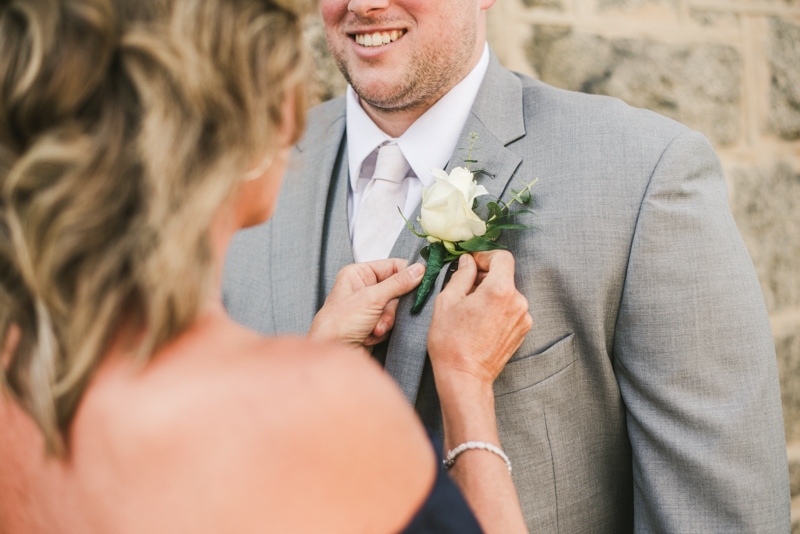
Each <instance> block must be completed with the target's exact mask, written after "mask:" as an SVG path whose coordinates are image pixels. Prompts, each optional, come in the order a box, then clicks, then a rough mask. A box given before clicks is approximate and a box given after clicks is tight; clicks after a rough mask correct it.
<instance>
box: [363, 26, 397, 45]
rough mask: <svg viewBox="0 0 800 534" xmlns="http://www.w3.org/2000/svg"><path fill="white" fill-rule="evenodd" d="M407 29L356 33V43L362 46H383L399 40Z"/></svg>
mask: <svg viewBox="0 0 800 534" xmlns="http://www.w3.org/2000/svg"><path fill="white" fill-rule="evenodd" d="M404 33H405V31H403V30H392V31H391V33H390V32H375V33H357V34H355V35H354V37H353V38H354V39H355V41H356V43H358V44H360V45H361V46H381V45H385V44H389V43H391V42H393V41H396V40H398V39H399V38H400V37H402V36H403V34H404Z"/></svg>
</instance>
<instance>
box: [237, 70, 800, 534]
mask: <svg viewBox="0 0 800 534" xmlns="http://www.w3.org/2000/svg"><path fill="white" fill-rule="evenodd" d="M344 131H345V103H344V100H343V99H338V100H334V101H331V102H328V103H325V104H323V105H321V106H318V107H317V108H315V109H314V110H312V112H311V114H310V118H309V127H308V130H307V133H306V134H305V137H304V138H303V140H302V141H301V142H300V143H299V144H298V146H297V148H296V150H295V152H294V157H293V161H292V163H291V165H290V169H289V171H288V173H287V175H286V178H285V182H284V187H283V190H282V193H281V197H280V199H279V202H278V207H277V210H276V213H275V216H274V217H273V219H272V220H271V221H270V222H268V223H266V224H264V225H261V226H259V227H256V228H253V229H249V230H245V231H242V232H240V233H239V234H238V235H237V236H236V238H235V239H234V242H233V243H232V245H231V249H230V252H229V256H228V261H227V264H226V270H225V277H224V286H223V292H224V299H225V303H226V306H227V307H228V310H229V312H230V313H231V315H232V316H233V317H234V318H235V319H236V320H238V321H240V322H242V323H243V324H245V325H247V326H250V327H251V328H253V329H255V330H257V331H259V332H263V333H265V334H275V333H290V332H295V333H304V332H306V331H307V330H308V328H309V326H310V324H311V321H312V318H313V316H314V314H315V312H316V311H317V310H318V309H319V308H320V307H321V305H322V303H323V301H324V298H325V296H326V295H327V293H328V292H329V291H330V288H331V287H332V285H333V280H334V277H335V275H336V273H337V272H338V270H339V269H340V268H341V267H343V266H345V265H347V264H348V263H351V262H352V261H353V256H352V252H351V249H350V240H349V233H348V226H347V214H346V210H347V151H346V147H345V144H346V139H345V136H344ZM471 132H475V133H477V134H478V135H479V143H478V144H479V145H480V149H479V150H478V151H476V152H475V153H474V156H475V158H476V159H478V160H479V164H478V165H479V166H480V167H481V168H482V169H485V170H486V171H487V172H488V173H490V174H491V175H493V177H488V176H483V177H481V178H480V179H479V181H480V182H481V183H483V184H484V185H485V186H486V188H487V189H488V190H489V192H490V193H491V194H492V195H494V196H496V197H503V198H505V199H506V200H508V189H509V187H511V186H513V184H514V180H512V175H516V176H517V177H519V178H521V179H522V180H523V181H526V182H530V181H531V180H532V179H533V178H534V177H538V178H539V182H538V183H537V184H536V185H535V186H534V190H533V193H534V210H535V211H536V213H537V216H536V217H535V218H532V219H529V221H530V222H531V223H532V224H534V225H535V226H536V227H537V228H538V230H536V231H533V230H522V231H514V232H506V233H505V234H504V235H503V236H502V237H501V242H503V243H504V244H506V245H507V246H508V247H509V249H510V250H511V251H512V252H513V254H514V256H515V257H516V261H517V273H516V283H517V287H518V288H519V290H520V291H522V292H523V293H524V294H525V296H526V297H527V298H528V300H529V302H530V312H531V314H532V316H533V319H534V326H533V329H532V330H531V332H530V333H529V334H528V336H527V337H526V339H525V341H524V343H523V344H522V346H521V347H520V349H519V351H517V353H516V354H515V355H514V356H513V357H512V359H511V361H510V362H509V363H508V365H507V366H506V368H505V370H504V371H503V372H502V374H501V375H500V377H499V378H498V380H497V382H496V384H495V395H496V407H497V418H498V425H499V429H500V439H501V441H502V446H503V448H504V449H505V450H506V452H507V453H508V455H509V457H510V458H511V461H512V462H513V465H514V482H515V484H516V487H517V490H518V493H519V497H520V501H521V503H522V508H523V511H524V513H525V517H526V521H527V524H528V528H529V529H530V530H531V532H559V533H578V532H593V533H609V534H611V533H619V532H629V531H636V532H686V533H698V532H721V533H732V532H759V533H760V532H774V533H786V532H788V531H789V506H790V504H789V489H788V488H789V485H788V473H787V466H786V449H785V443H784V435H783V422H782V418H781V404H780V397H779V391H778V375H777V369H776V361H775V352H774V345H773V340H772V336H771V333H770V325H769V322H768V318H767V313H766V309H765V306H764V300H763V297H762V295H761V291H760V288H759V284H758V280H757V279H756V275H755V271H754V269H753V265H752V263H751V261H750V258H749V256H748V253H747V250H746V249H745V247H744V245H743V243H742V240H741V238H740V236H739V233H738V232H737V230H736V225H735V224H734V221H733V218H732V217H731V213H730V209H729V206H728V192H727V187H726V183H725V178H724V176H723V174H722V170H721V168H720V163H719V160H718V159H717V157H716V155H715V153H714V151H713V149H712V147H711V146H710V144H709V143H708V141H707V140H706V139H705V137H703V135H701V134H699V133H696V132H692V131H690V130H688V129H687V128H685V127H684V126H682V125H680V124H678V123H676V122H673V121H671V120H668V119H665V118H664V117H661V116H659V115H657V114H655V113H651V112H649V111H644V110H640V109H635V108H631V107H629V106H627V105H625V104H624V103H622V102H620V101H619V100H615V99H612V98H607V97H600V96H590V95H585V94H579V93H573V92H567V91H562V90H558V89H555V88H552V87H549V86H547V85H545V84H543V83H540V82H538V81H536V80H533V79H531V78H527V77H525V76H521V75H517V74H514V73H511V72H509V71H507V70H505V69H503V68H502V67H501V66H500V65H499V63H498V62H497V59H496V58H495V57H494V56H492V59H491V64H490V67H489V70H488V72H487V75H486V77H485V79H484V82H483V85H482V87H481V90H480V93H479V94H478V97H477V100H476V102H475V104H474V106H473V109H472V114H471V116H470V117H469V119H468V121H467V124H466V126H465V128H464V131H463V133H462V142H461V145H460V146H468V144H469V142H468V139H469V134H470V133H471ZM463 157H464V156H463V155H461V154H460V153H458V152H457V153H456V154H454V155H453V157H452V159H451V160H450V163H449V167H453V166H457V165H459V164H460V163H461V161H460V160H461V159H462V158H463ZM418 211H419V209H418ZM417 214H418V213H417ZM417 214H415V215H413V216H412V217H411V218H410V220H416V216H417ZM425 244H426V243H425V242H424V240H421V239H419V238H417V237H415V236H414V235H413V234H412V233H411V232H409V231H407V230H404V231H403V233H402V234H401V235H400V237H399V238H398V240H397V242H396V244H395V247H394V250H393V252H392V256H393V257H400V258H406V259H408V260H409V261H420V258H419V251H420V249H421V248H422V247H423V246H425ZM443 273H444V271H443ZM440 289H441V280H439V281H438V283H437V285H436V290H435V291H434V294H433V295H432V298H431V299H430V300H429V301H428V304H427V305H426V307H425V308H424V309H423V311H422V312H421V313H420V314H419V315H411V314H410V313H409V309H410V307H411V304H412V301H413V295H412V296H410V297H406V298H403V299H402V300H401V303H400V307H399V309H398V314H397V322H396V326H395V328H394V331H393V334H392V336H391V340H390V343H389V347H388V350H387V353H386V361H385V367H386V370H387V371H388V372H389V373H390V374H391V375H392V376H393V377H394V378H395V380H396V381H397V382H398V384H399V385H400V387H401V388H402V390H403V391H404V393H405V395H406V396H407V397H408V399H409V401H410V402H411V403H412V404H414V405H415V406H416V408H417V411H418V412H419V413H420V416H421V417H422V419H423V421H424V422H425V423H426V424H427V425H428V426H430V427H432V428H433V429H434V430H438V431H439V432H441V415H440V413H439V408H438V399H437V398H436V390H435V388H434V387H433V378H432V375H431V372H430V365H429V363H426V348H425V347H426V338H427V332H428V326H429V323H430V319H431V314H432V309H433V305H432V304H433V299H434V298H435V297H436V292H437V291H439V290H440Z"/></svg>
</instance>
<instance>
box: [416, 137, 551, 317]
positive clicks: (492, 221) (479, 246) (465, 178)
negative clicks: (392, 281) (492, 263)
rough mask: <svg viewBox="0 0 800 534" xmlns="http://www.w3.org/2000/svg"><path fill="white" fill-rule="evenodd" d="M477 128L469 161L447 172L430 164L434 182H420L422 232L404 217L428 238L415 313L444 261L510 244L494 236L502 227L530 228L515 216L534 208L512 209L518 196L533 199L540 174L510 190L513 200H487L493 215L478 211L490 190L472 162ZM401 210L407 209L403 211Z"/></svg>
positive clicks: (522, 200) (526, 200) (520, 200)
mask: <svg viewBox="0 0 800 534" xmlns="http://www.w3.org/2000/svg"><path fill="white" fill-rule="evenodd" d="M477 138H478V134H475V133H473V134H471V141H470V146H469V155H468V156H467V159H465V160H464V162H465V163H466V164H467V166H466V167H456V168H455V169H453V170H452V171H451V172H450V174H449V175H448V174H447V173H446V172H445V171H443V170H441V169H431V171H432V172H433V175H434V177H435V178H436V182H435V183H434V184H433V186H431V187H423V188H422V207H421V210H420V217H418V218H417V221H419V223H420V224H421V225H422V232H417V231H416V230H415V229H414V227H413V226H411V224H410V223H409V222H408V220H407V219H406V224H407V225H408V227H409V228H410V229H411V231H412V232H414V233H415V234H416V235H417V236H419V237H424V238H426V239H427V240H428V242H429V243H430V244H429V245H428V246H426V247H425V248H423V249H422V250H421V251H420V255H421V256H422V258H423V259H424V260H425V261H426V262H427V267H426V268H425V275H424V276H423V277H422V282H420V285H419V287H418V288H417V298H416V301H415V302H414V306H413V307H412V308H411V313H418V312H419V311H420V310H421V309H422V307H423V306H424V305H425V302H426V301H427V300H428V295H430V293H431V290H432V289H433V284H434V282H435V281H436V277H437V276H438V275H439V271H441V270H442V267H444V265H445V264H447V263H448V262H451V261H453V260H455V259H457V258H458V257H459V256H460V255H462V254H467V253H469V252H479V251H483V250H494V249H498V248H507V247H505V246H503V245H501V244H500V243H497V242H496V240H497V238H498V237H500V232H501V231H503V230H519V229H525V228H532V227H531V226H526V225H524V224H515V223H513V222H511V218H512V217H513V216H515V215H519V214H522V213H533V212H532V211H530V210H517V211H514V212H511V211H510V207H511V205H512V204H514V202H518V203H520V204H521V205H528V204H530V202H531V192H530V189H531V186H533V184H535V183H536V180H534V181H533V182H531V183H529V184H526V183H524V182H520V183H522V185H523V186H525V187H524V188H523V189H521V190H519V191H517V190H515V189H512V190H511V201H510V202H508V203H506V202H503V201H502V200H500V199H497V202H489V203H487V204H486V207H487V208H488V210H489V218H488V220H486V221H484V220H483V219H481V218H480V217H479V216H478V215H477V214H476V213H475V209H476V208H477V207H478V197H482V196H484V195H488V194H489V192H488V191H487V190H486V188H485V187H483V186H482V185H478V183H477V182H476V181H475V175H476V174H481V173H482V172H483V171H471V170H470V164H472V163H477V160H474V159H472V150H473V147H474V144H475V140H476V139H477ZM400 215H401V216H402V215H403V212H402V211H401V212H400ZM403 219H405V216H404V217H403Z"/></svg>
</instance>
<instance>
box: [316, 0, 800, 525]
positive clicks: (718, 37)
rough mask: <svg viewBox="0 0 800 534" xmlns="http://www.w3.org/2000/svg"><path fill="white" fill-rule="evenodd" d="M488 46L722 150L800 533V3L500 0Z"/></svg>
mask: <svg viewBox="0 0 800 534" xmlns="http://www.w3.org/2000/svg"><path fill="white" fill-rule="evenodd" d="M308 38H309V41H310V42H311V43H312V45H313V48H314V50H315V51H314V53H315V62H316V64H317V70H318V72H319V73H320V92H321V94H322V95H323V98H330V97H332V96H337V95H340V94H342V92H343V90H344V88H345V86H346V84H345V82H344V80H343V79H342V77H341V75H340V74H339V73H338V71H337V69H336V65H335V64H334V62H333V61H332V60H331V59H330V56H329V55H328V54H327V50H326V49H325V38H324V32H323V31H322V28H321V24H320V22H319V21H318V20H315V21H312V22H311V23H310V24H309V27H308ZM489 44H490V45H491V47H492V49H493V50H494V51H495V53H496V54H497V55H498V57H499V58H500V61H501V62H502V63H503V64H504V65H505V66H506V67H508V68H510V69H512V70H516V71H519V72H523V73H526V74H529V75H531V76H534V77H537V78H539V79H541V80H542V81H544V82H546V83H549V84H551V85H554V86H557V87H561V88H565V89H571V90H574V91H584V92H588V93H596V94H604V95H611V96H615V97H618V98H621V99H622V100H624V101H626V102H628V103H629V104H631V105H634V106H638V107H643V108H648V109H651V110H654V111H657V112H658V113H661V114H663V115H666V116H668V117H671V118H673V119H675V120H678V121H680V122H682V123H684V124H686V125H687V126H689V127H691V128H693V129H696V130H699V131H700V132H702V133H704V134H705V135H706V136H707V137H708V138H709V139H710V140H711V142H712V143H713V144H714V147H715V148H716V150H717V153H718V154H719V156H720V159H721V160H722V164H723V167H724V168H725V172H726V176H727V178H728V185H729V188H730V202H731V209H732V211H733V214H734V217H735V219H736V223H737V225H738V226H739V230H740V231H741V233H742V236H743V238H744V241H745V243H746V244H747V247H748V249H749V251H750V255H751V257H752V259H753V263H754V264H755V267H756V271H757V272H758V276H759V279H760V281H761V287H762V289H763V292H764V298H765V300H766V303H767V308H768V310H769V313H770V319H771V321H772V326H773V334H774V336H775V344H776V351H777V356H778V367H779V371H780V375H781V389H782V397H783V410H784V422H785V427H786V439H787V443H788V445H789V449H788V454H789V456H790V457H791V458H792V479H793V480H792V490H793V491H792V493H793V495H794V496H795V499H794V500H793V503H794V506H793V512H794V513H793V519H794V521H793V524H794V528H793V533H794V534H800V0H497V3H496V4H495V5H494V7H492V8H491V9H490V11H489Z"/></svg>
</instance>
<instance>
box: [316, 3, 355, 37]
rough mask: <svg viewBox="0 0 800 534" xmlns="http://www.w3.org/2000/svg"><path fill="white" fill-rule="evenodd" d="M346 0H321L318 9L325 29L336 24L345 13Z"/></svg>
mask: <svg viewBox="0 0 800 534" xmlns="http://www.w3.org/2000/svg"><path fill="white" fill-rule="evenodd" d="M347 4H348V0H322V5H321V6H320V11H321V12H322V21H323V23H324V24H325V29H326V30H328V29H329V28H330V27H331V26H333V25H336V24H338V23H339V22H340V21H341V20H342V19H343V18H344V17H345V16H346V15H347Z"/></svg>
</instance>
